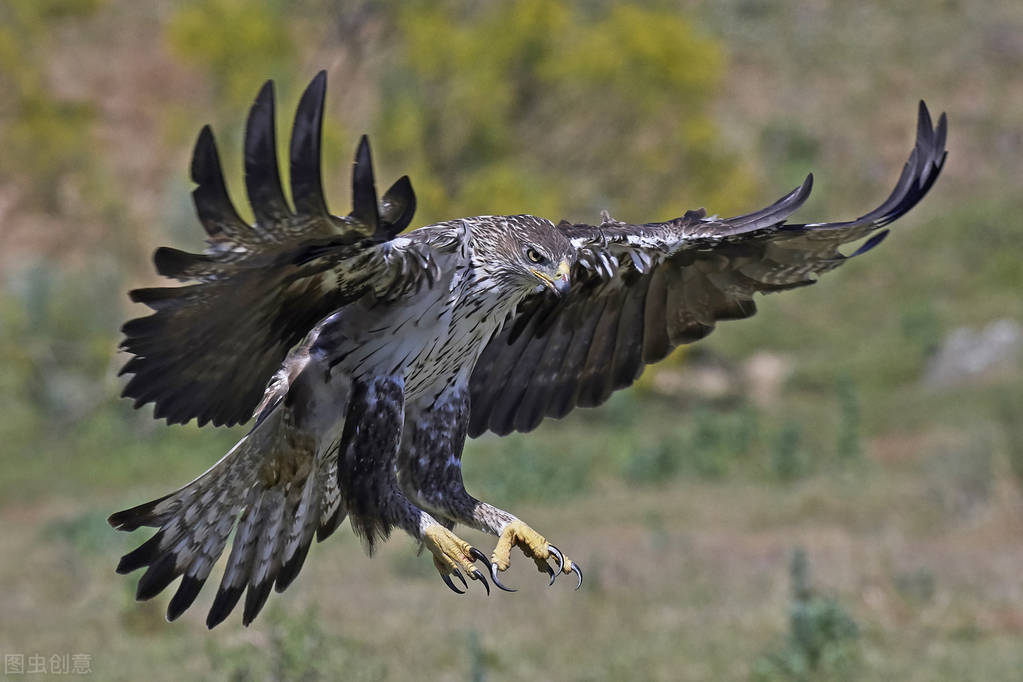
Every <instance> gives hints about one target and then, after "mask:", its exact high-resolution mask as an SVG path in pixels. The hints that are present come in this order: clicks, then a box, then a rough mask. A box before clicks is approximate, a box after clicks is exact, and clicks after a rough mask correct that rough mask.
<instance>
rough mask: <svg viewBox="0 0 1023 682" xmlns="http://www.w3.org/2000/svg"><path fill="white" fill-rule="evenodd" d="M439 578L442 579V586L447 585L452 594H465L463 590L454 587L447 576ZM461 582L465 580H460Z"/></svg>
mask: <svg viewBox="0 0 1023 682" xmlns="http://www.w3.org/2000/svg"><path fill="white" fill-rule="evenodd" d="M458 577H459V578H462V576H458ZM441 578H443V580H444V584H445V585H447V586H448V587H449V588H451V591H452V592H454V593H455V594H465V591H464V590H460V589H458V588H457V587H455V584H454V583H453V582H451V578H450V577H449V576H446V575H442V576H441ZM462 580H463V581H464V580H465V578H462Z"/></svg>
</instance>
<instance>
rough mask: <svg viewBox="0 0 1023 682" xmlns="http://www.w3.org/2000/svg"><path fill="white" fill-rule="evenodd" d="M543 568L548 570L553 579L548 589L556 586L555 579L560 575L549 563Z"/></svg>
mask: <svg viewBox="0 0 1023 682" xmlns="http://www.w3.org/2000/svg"><path fill="white" fill-rule="evenodd" d="M543 567H544V568H546V569H547V575H549V576H550V577H551V581H550V582H549V583H548V584H547V587H550V586H551V585H553V584H554V579H555V578H557V577H558V574H557V572H555V570H554V569H553V568H551V566H550V564H548V563H547V562H544V564H543Z"/></svg>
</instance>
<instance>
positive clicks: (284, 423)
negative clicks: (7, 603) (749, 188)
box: [110, 72, 946, 627]
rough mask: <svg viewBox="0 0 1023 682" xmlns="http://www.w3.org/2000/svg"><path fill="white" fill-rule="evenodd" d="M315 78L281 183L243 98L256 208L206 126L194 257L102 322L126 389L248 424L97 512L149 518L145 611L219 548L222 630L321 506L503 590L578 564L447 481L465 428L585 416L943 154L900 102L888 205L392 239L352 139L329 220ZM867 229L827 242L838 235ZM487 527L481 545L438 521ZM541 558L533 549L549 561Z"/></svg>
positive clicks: (496, 226)
mask: <svg viewBox="0 0 1023 682" xmlns="http://www.w3.org/2000/svg"><path fill="white" fill-rule="evenodd" d="M325 89H326V75H325V73H323V72H321V73H319V74H318V75H317V76H316V78H315V79H313V81H312V83H311V84H310V85H309V87H308V88H307V89H306V91H305V94H304V95H303V96H302V98H301V100H300V102H299V105H298V111H297V113H296V116H295V124H294V127H293V130H292V136H291V144H290V159H289V160H290V170H291V172H290V178H291V202H290V203H289V201H288V200H287V198H286V197H285V194H284V191H283V188H282V185H281V180H280V175H279V170H278V159H277V152H276V149H277V145H276V141H275V132H274V125H275V121H274V96H273V87H272V84H271V83H267V84H266V85H265V86H264V87H263V89H262V90H261V91H260V93H259V95H258V97H257V98H256V101H255V104H254V105H253V107H252V110H251V111H250V113H249V118H248V124H247V126H246V134H245V187H246V191H247V193H248V198H249V203H250V204H251V206H252V210H253V214H254V216H255V224H253V225H249V224H247V223H245V222H244V221H243V220H241V219H240V218H239V216H238V214H237V212H236V211H235V209H234V206H233V205H232V204H231V201H230V199H229V198H228V194H227V189H226V187H225V184H224V179H223V173H222V171H221V166H220V160H219V157H218V154H217V149H216V145H215V143H214V140H213V134H212V132H211V131H210V129H209V128H208V127H206V128H204V129H203V130H202V132H201V133H200V135H199V139H198V141H197V142H196V146H195V152H194V156H193V160H192V179H193V180H194V181H195V183H196V189H195V190H194V192H193V198H194V200H195V206H196V211H197V213H198V216H199V220H200V222H201V223H202V224H203V227H204V228H205V230H206V233H207V235H208V239H207V244H208V246H207V248H206V249H205V251H204V252H203V253H201V254H193V253H186V252H184V251H179V250H176V249H171V248H166V247H165V248H161V249H158V250H157V252H156V254H155V257H154V260H155V263H156V268H157V271H158V272H159V273H160V274H161V275H164V276H167V277H170V278H173V279H177V280H179V281H181V282H187V284H185V285H184V286H177V287H167V288H163V287H161V288H148V289H137V290H135V291H133V292H131V297H132V300H134V301H137V302H140V303H144V304H146V305H148V306H149V307H150V308H152V309H153V311H154V312H153V314H151V315H149V316H147V317H142V318H138V319H134V320H131V321H129V322H128V323H127V324H125V325H124V330H123V331H124V335H125V338H124V341H123V342H122V348H123V349H124V350H126V351H127V352H129V353H131V354H132V355H133V356H134V357H132V358H131V359H130V360H129V361H128V362H127V363H126V364H125V366H124V368H123V370H122V373H124V374H131V375H133V376H132V378H131V379H130V380H129V381H128V383H127V385H126V386H125V389H124V395H125V396H127V397H129V398H133V399H134V400H135V405H136V406H140V405H143V404H146V403H150V402H151V403H153V404H154V415H155V416H156V417H158V418H159V417H163V418H166V419H167V421H168V422H169V423H185V422H188V421H189V420H191V419H195V420H196V421H197V422H198V423H199V424H205V423H207V422H212V423H213V424H215V425H224V424H237V423H242V422H245V421H248V420H249V419H250V418H253V417H254V418H255V421H254V426H253V427H252V429H251V430H250V431H249V432H248V434H247V435H245V436H244V437H243V438H242V439H241V440H240V441H239V442H238V443H237V444H236V445H235V446H234V448H232V449H231V451H230V452H228V453H227V454H226V455H225V456H224V457H223V458H222V459H221V460H220V461H219V462H217V463H216V464H215V465H214V466H213V467H211V468H210V469H209V470H208V471H206V473H204V474H202V475H201V476H200V477H199V478H197V479H195V480H194V481H192V482H191V483H189V484H188V485H186V486H184V487H183V488H181V489H179V490H177V491H175V492H172V493H170V494H169V495H166V496H165V497H162V498H160V499H158V500H154V501H152V502H148V503H146V504H143V505H140V506H138V507H135V508H133V509H128V510H125V511H122V512H118V513H116V514H114V515H112V516H111V517H110V523H111V524H112V525H113V526H114V527H116V528H119V529H122V530H134V529H136V528H138V527H141V526H153V527H155V528H158V531H157V532H156V534H155V535H154V536H153V537H152V538H150V539H149V540H148V541H147V542H145V543H144V544H143V545H141V546H140V547H139V548H138V549H136V550H135V551H133V552H131V553H129V554H127V555H125V556H124V557H123V558H122V559H121V562H120V564H119V565H118V571H119V572H122V573H127V572H130V571H134V570H136V569H140V568H145V569H146V571H145V573H144V574H143V575H142V577H141V579H140V580H139V584H138V593H137V594H138V598H139V599H148V598H151V597H153V596H154V595H156V594H158V593H159V592H161V591H162V590H163V589H164V588H165V587H167V586H168V585H169V584H170V583H171V582H173V581H174V580H175V579H177V578H178V577H180V578H181V582H180V584H179V586H178V588H177V591H176V592H175V594H174V596H173V597H172V598H171V600H170V603H169V605H168V609H167V616H168V618H169V619H171V620H173V619H174V618H177V617H178V616H179V615H180V614H181V613H182V612H184V610H185V609H187V608H188V607H189V606H190V605H191V604H192V602H193V601H194V599H195V598H196V596H197V595H198V593H199V591H200V589H201V588H202V586H203V584H204V583H205V581H206V580H207V579H208V577H209V576H210V573H211V571H212V569H213V566H214V564H215V563H216V561H217V559H218V558H219V557H220V555H221V554H222V553H223V552H224V550H225V549H226V547H227V543H228V539H229V538H230V536H231V534H232V532H233V535H234V539H233V541H232V544H231V549H230V553H229V556H228V559H227V563H226V565H225V568H224V573H223V576H222V578H221V580H220V586H219V589H218V591H217V593H216V596H215V598H214V601H213V605H212V607H211V609H210V612H209V614H208V617H207V621H206V622H207V624H208V625H209V626H210V627H213V626H214V625H216V624H217V623H219V622H221V621H222V620H223V619H224V618H226V617H227V616H228V614H229V613H230V612H231V611H232V610H233V609H234V607H235V606H236V605H237V604H238V602H239V601H240V600H241V597H242V595H243V594H244V596H245V601H244V606H243V616H242V620H243V622H244V623H245V624H248V623H249V622H251V621H252V619H253V618H255V617H256V615H257V614H258V613H259V611H260V610H261V609H262V607H263V605H264V604H265V602H266V600H267V597H268V596H269V593H270V590H271V588H274V589H276V590H277V591H278V592H280V591H282V590H284V589H285V588H286V587H287V586H288V585H289V584H290V583H291V581H293V580H294V579H295V577H296V576H297V575H298V572H299V570H300V569H301V566H302V563H303V562H304V560H305V557H306V553H307V552H308V550H309V547H310V545H311V543H312V540H313V537H314V536H315V537H316V538H317V540H323V539H325V538H326V537H327V536H329V535H330V534H331V533H332V532H333V531H334V530H335V529H336V528H337V527H338V526H339V525H340V523H341V522H342V521H343V520H344V519H345V518H348V519H349V520H350V523H351V525H352V528H353V529H354V530H355V532H356V533H358V534H359V535H360V537H362V538H363V540H364V542H365V544H366V546H367V547H368V548H369V549H370V550H372V548H373V546H374V544H375V543H376V542H378V541H380V540H382V539H384V538H386V537H387V535H388V534H389V533H390V531H391V529H392V528H394V527H398V528H401V529H402V530H404V531H406V532H407V533H409V534H410V535H411V536H412V537H414V538H416V539H417V540H418V541H420V542H422V543H423V545H424V546H425V547H426V549H428V550H429V551H430V553H431V555H432V557H433V562H434V565H435V566H436V568H437V570H438V571H439V573H440V575H441V577H442V578H443V580H444V582H445V583H446V584H447V585H448V586H449V587H451V589H453V590H455V591H456V592H462V591H463V590H461V589H459V588H458V586H457V585H456V583H454V582H453V581H452V578H454V579H456V580H458V581H459V583H460V584H461V585H462V586H463V587H466V586H467V582H466V580H465V578H466V577H469V578H471V579H475V580H478V581H481V583H482V584H483V585H484V586H486V589H487V591H488V592H489V589H490V588H489V584H488V582H487V579H486V577H485V574H484V571H481V570H480V567H479V566H477V562H480V564H481V565H482V567H483V568H484V570H485V571H486V572H487V573H489V574H490V578H491V580H493V581H494V583H495V584H496V585H497V586H498V587H500V588H502V589H506V590H507V589H508V588H506V587H505V586H504V585H503V584H502V583H501V581H500V578H499V573H500V572H501V571H503V570H505V569H507V567H508V565H509V562H510V551H511V548H512V547H514V546H518V547H519V548H520V549H522V550H523V551H524V552H525V554H526V555H527V556H529V557H530V558H532V559H533V560H534V561H535V562H536V564H537V567H538V568H539V569H540V570H541V571H545V572H547V573H548V574H549V576H550V579H551V581H552V582H553V580H554V578H555V577H556V576H557V575H560V574H562V573H566V574H567V573H574V574H576V578H577V581H578V582H579V583H581V581H582V570H581V568H580V567H579V566H578V564H576V563H575V562H573V561H572V560H571V559H569V558H567V557H566V556H565V555H564V554H563V553H562V552H561V551H560V550H558V549H557V548H556V547H555V546H553V545H551V544H550V543H549V542H548V541H547V540H546V539H545V538H544V537H543V536H542V535H540V534H539V533H538V532H537V531H535V530H533V529H532V528H530V527H529V526H528V525H526V524H525V523H523V522H522V521H521V520H519V519H518V518H516V517H515V516H514V515H512V514H510V513H508V512H506V511H503V510H501V509H497V508H496V507H493V506H491V505H489V504H487V503H486V502H482V501H480V500H477V499H476V498H474V497H472V496H470V495H469V494H468V493H467V492H466V491H465V488H464V486H463V485H462V474H461V456H462V446H463V444H464V441H465V438H466V437H467V436H477V435H480V434H482V433H484V432H486V431H488V430H489V431H493V432H495V433H497V434H502V435H503V434H506V433H509V432H511V431H515V430H518V431H530V430H532V429H534V428H536V427H537V425H539V424H540V422H541V421H543V420H544V419H545V418H547V417H562V416H564V415H566V414H568V412H570V411H571V410H572V409H573V408H575V407H576V406H582V407H591V406H595V405H599V404H601V403H603V402H604V401H606V400H607V399H608V397H609V396H610V395H611V393H612V392H614V391H616V390H618V389H620V388H624V387H626V386H628V385H630V384H631V383H633V382H634V381H635V380H636V379H637V378H638V377H639V375H640V374H641V373H642V371H643V369H644V367H645V366H646V365H648V364H650V363H654V362H657V361H658V360H661V359H663V358H664V357H665V356H666V355H668V353H670V352H671V351H672V350H673V349H674V348H676V347H677V346H680V345H682V344H686V343H690V342H692V341H696V340H697V339H700V338H703V337H704V336H706V335H707V334H709V333H710V332H711V331H712V330H713V328H714V325H715V324H716V322H717V321H718V320H733V319H741V318H745V317H749V316H750V315H752V314H753V313H754V312H755V310H756V308H755V305H754V302H753V295H754V294H756V293H758V292H759V293H769V292H774V291H781V290H784V289H791V288H795V287H800V286H804V285H807V284H812V283H813V282H814V281H815V280H816V277H817V275H819V274H820V273H823V272H827V271H828V270H831V269H834V268H836V267H838V266H839V265H841V264H842V263H843V262H844V261H845V260H847V259H848V258H850V257H852V256H856V255H858V254H861V253H863V252H865V251H867V250H869V249H870V248H872V247H874V246H875V245H877V244H878V243H879V242H880V241H881V239H882V238H883V237H884V236H885V235H886V234H887V231H886V230H882V229H881V228H883V227H884V226H886V225H888V224H889V223H891V222H892V221H894V220H896V219H897V218H899V217H900V216H902V215H904V214H905V213H906V212H907V211H908V210H910V209H911V208H912V207H913V206H915V205H916V203H917V202H918V201H920V199H921V198H923V196H924V195H925V194H926V193H927V191H928V190H929V189H930V188H931V186H932V185H933V183H934V181H935V179H936V178H937V176H938V174H939V172H940V171H941V168H942V165H943V164H944V161H945V155H946V152H945V135H946V120H945V115H944V114H942V116H941V117H940V118H939V120H938V124H937V126H936V127H935V126H933V125H932V122H931V118H930V115H929V113H928V111H927V108H926V106H924V104H923V103H922V102H921V104H920V111H919V118H918V123H917V135H916V145H915V147H914V149H913V151H912V153H911V154H910V156H909V160H908V161H907V162H906V165H905V167H904V168H903V171H902V175H901V176H900V177H899V180H898V182H897V183H896V186H895V189H894V190H893V191H892V193H891V195H890V196H889V197H888V198H887V199H886V200H885V201H884V202H883V203H882V204H881V205H880V206H879V207H878V208H876V209H874V210H873V211H871V212H869V213H867V214H865V215H863V216H862V217H860V218H857V219H856V220H851V221H847V222H837V223H806V224H800V223H789V222H786V221H787V219H788V217H789V216H790V215H791V214H792V213H793V212H794V211H795V210H796V209H798V208H799V207H800V206H801V205H802V204H803V202H804V201H805V200H806V198H807V196H809V193H810V189H811V185H812V176H808V177H807V179H806V181H805V182H804V183H803V184H802V185H801V186H800V187H798V188H796V189H795V190H793V191H792V192H790V193H789V194H787V195H785V196H784V197H782V198H781V199H779V200H778V201H777V202H775V203H774V204H772V205H771V206H768V207H767V208H764V209H761V210H759V211H755V212H753V213H749V214H746V215H742V216H737V217H734V218H724V219H722V218H717V217H708V216H707V214H706V213H705V212H704V211H703V210H699V211H688V212H686V213H685V215H683V216H682V217H680V218H676V219H674V220H670V221H667V222H663V223H646V224H643V225H632V224H628V223H623V222H620V221H617V220H613V219H611V218H610V217H609V216H608V215H607V214H605V215H604V216H603V218H602V220H601V222H600V224H599V225H584V224H571V223H568V222H565V221H562V222H561V223H558V224H557V225H555V224H554V223H552V222H550V221H549V220H547V219H544V218H539V217H536V216H530V215H516V216H477V217H472V218H463V219H458V220H450V221H446V222H442V223H437V224H435V225H429V226H426V227H421V228H418V229H416V230H413V231H410V232H407V233H404V234H402V231H403V230H404V229H405V228H406V227H407V226H408V225H409V223H410V222H411V220H412V216H413V213H414V211H415V203H416V202H415V194H414V193H413V190H412V185H411V183H410V182H409V180H408V178H407V177H403V178H401V179H399V180H398V181H397V182H395V183H394V184H393V185H392V186H391V187H390V188H389V189H388V190H387V191H386V192H385V193H384V195H383V197H382V198H379V199H378V197H377V192H376V188H375V184H374V177H373V169H372V165H371V160H370V153H369V144H368V142H367V141H366V138H365V137H364V138H363V139H362V141H361V142H360V144H359V147H358V151H357V153H356V157H355V164H354V167H353V179H352V203H353V207H352V211H351V212H350V213H349V214H348V215H347V216H343V217H339V216H335V215H332V214H331V213H330V212H329V210H328V208H327V203H326V200H325V199H324V195H323V188H322V184H321V174H320V154H321V151H320V143H321V123H322V117H323V105H324V94H325ZM863 238H867V239H866V241H864V243H863V244H862V245H861V246H860V247H859V248H858V249H857V250H856V251H855V252H854V253H852V254H851V255H849V256H846V255H843V254H842V253H841V252H840V251H839V247H840V246H842V245H843V244H846V243H849V242H853V241H856V240H860V239H863ZM458 523H462V524H466V525H468V526H471V527H474V528H477V529H480V530H483V531H485V532H488V533H491V534H493V535H495V536H497V537H498V540H497V543H496V546H495V549H494V551H493V553H492V554H491V556H490V557H487V556H486V555H485V554H483V553H482V552H481V551H480V550H479V549H477V548H475V547H473V546H471V545H469V544H468V543H466V542H465V541H464V540H462V539H461V538H459V537H458V536H457V535H455V534H454V533H453V532H452V530H451V529H452V528H453V527H454V526H455V525H456V524H458ZM551 561H553V562H554V565H553V566H552V565H551V563H550V562H551Z"/></svg>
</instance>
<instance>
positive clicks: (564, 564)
mask: <svg viewBox="0 0 1023 682" xmlns="http://www.w3.org/2000/svg"><path fill="white" fill-rule="evenodd" d="M512 547H519V548H520V549H521V550H522V552H523V553H524V554H525V555H526V556H528V557H530V558H531V559H532V560H533V561H535V562H536V568H537V570H539V571H540V572H541V573H546V574H547V575H549V576H550V577H551V582H550V584H551V585H553V584H554V579H555V578H557V577H558V575H559V574H561V573H565V574H566V575H567V574H569V573H575V574H576V578H577V581H576V586H575V589H577V590H578V589H579V588H580V587H581V586H582V584H583V572H582V569H581V568H579V565H578V564H576V563H575V562H573V561H572V560H571V559H569V558H568V557H566V556H565V555H564V554H562V553H561V550H559V549H558V548H557V547H555V546H554V545H552V544H550V543H548V542H547V539H546V538H544V536H542V535H540V534H539V533H537V532H536V531H535V530H533V529H532V528H530V527H529V526H527V525H526V524H525V523H523V522H522V521H519V520H518V519H516V520H514V521H512V522H511V523H509V524H508V525H507V526H505V527H504V530H503V531H501V535H500V536H499V537H498V539H497V546H496V547H494V553H493V555H492V556H491V557H490V577H491V578H492V579H493V581H494V582H495V583H496V584H497V586H498V587H500V588H501V589H504V590H508V588H507V587H505V586H504V585H502V584H501V582H500V581H499V580H498V579H497V572H498V571H504V570H507V568H508V566H509V565H510V564H511V549H512ZM552 557H553V558H554V560H555V561H556V562H557V567H556V568H552V567H551V565H550V564H549V563H548V559H550V558H552ZM508 591H509V592H510V591H512V590H508Z"/></svg>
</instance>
